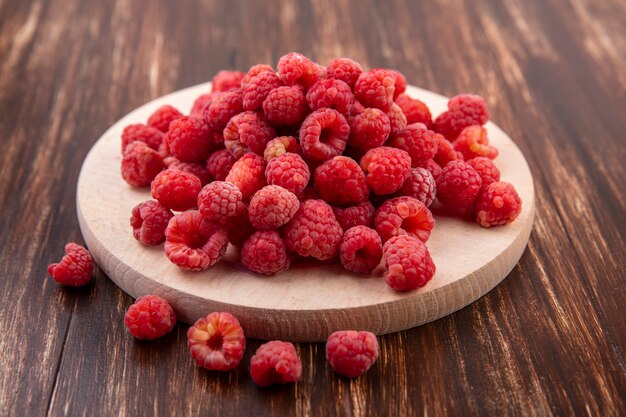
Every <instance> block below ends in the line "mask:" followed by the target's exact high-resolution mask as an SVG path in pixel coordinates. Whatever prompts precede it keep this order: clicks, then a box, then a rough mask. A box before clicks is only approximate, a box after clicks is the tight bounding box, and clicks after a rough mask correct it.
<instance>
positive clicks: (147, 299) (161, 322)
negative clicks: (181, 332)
mask: <svg viewBox="0 0 626 417" xmlns="http://www.w3.org/2000/svg"><path fill="white" fill-rule="evenodd" d="M175 324H176V314H174V309H173V308H172V306H171V305H169V303H168V302H167V301H165V300H164V299H162V298H161V297H159V296H158V295H144V296H143V297H139V298H137V299H136V300H135V303H134V304H132V305H131V306H130V307H128V310H126V314H125V315H124V325H125V326H126V329H127V330H128V332H129V333H130V334H132V335H133V336H135V337H136V338H137V339H139V340H154V339H157V338H159V337H161V336H163V335H165V334H166V333H168V332H170V331H171V330H172V329H173V328H174V325H175Z"/></svg>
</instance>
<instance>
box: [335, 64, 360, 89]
mask: <svg viewBox="0 0 626 417" xmlns="http://www.w3.org/2000/svg"><path fill="white" fill-rule="evenodd" d="M362 72H363V70H362V69H361V66H360V65H359V63H358V62H356V61H353V60H351V59H349V58H335V59H333V60H332V61H330V64H328V67H327V68H326V76H327V77H328V78H333V79H335V80H341V81H343V82H344V83H346V84H348V85H349V86H350V88H354V84H356V80H357V79H358V78H359V75H361V73H362Z"/></svg>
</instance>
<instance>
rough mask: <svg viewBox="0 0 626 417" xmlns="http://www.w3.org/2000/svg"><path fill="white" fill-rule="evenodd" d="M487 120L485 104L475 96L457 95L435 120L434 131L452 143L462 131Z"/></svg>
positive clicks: (482, 123)
mask: <svg viewBox="0 0 626 417" xmlns="http://www.w3.org/2000/svg"><path fill="white" fill-rule="evenodd" d="M488 120H489V111H488V110H487V103H485V99H484V98H482V97H481V96H477V95H475V94H459V95H457V96H454V97H452V98H451V99H450V100H449V101H448V110H447V111H445V112H443V113H441V114H440V115H439V116H437V118H436V119H435V123H434V130H435V131H436V132H438V133H441V134H442V135H443V136H445V137H446V139H448V140H450V141H453V140H454V139H456V138H457V136H458V135H459V133H461V131H462V130H463V129H465V128H466V127H468V126H471V125H484V124H485V123H487V121H488Z"/></svg>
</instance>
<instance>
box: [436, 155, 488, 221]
mask: <svg viewBox="0 0 626 417" xmlns="http://www.w3.org/2000/svg"><path fill="white" fill-rule="evenodd" d="M481 186H482V179H481V178H480V174H479V173H478V172H476V170H475V169H474V168H472V167H471V166H470V165H468V164H467V162H463V161H452V162H448V164H447V165H446V166H445V167H444V168H443V170H442V171H441V175H439V178H437V200H439V201H440V202H441V204H443V205H444V206H447V207H449V208H451V209H453V210H455V211H459V212H464V211H467V210H468V209H471V208H472V206H473V205H474V202H475V201H476V198H477V197H478V193H479V192H480V187H481Z"/></svg>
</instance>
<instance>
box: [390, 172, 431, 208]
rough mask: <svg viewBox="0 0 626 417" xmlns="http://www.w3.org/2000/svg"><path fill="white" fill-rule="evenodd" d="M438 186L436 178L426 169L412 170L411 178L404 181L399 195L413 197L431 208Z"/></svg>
mask: <svg viewBox="0 0 626 417" xmlns="http://www.w3.org/2000/svg"><path fill="white" fill-rule="evenodd" d="M436 192H437V186H436V184H435V178H434V177H433V175H432V174H431V173H430V171H429V170H427V169H426V168H420V167H418V168H412V169H411V173H410V174H409V178H407V179H406V181H404V184H403V185H402V188H400V191H398V193H399V194H400V195H402V196H408V197H413V198H416V199H418V200H419V201H421V202H422V203H424V205H425V206H426V207H429V206H430V205H431V204H432V203H433V201H434V200H435V195H436Z"/></svg>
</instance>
